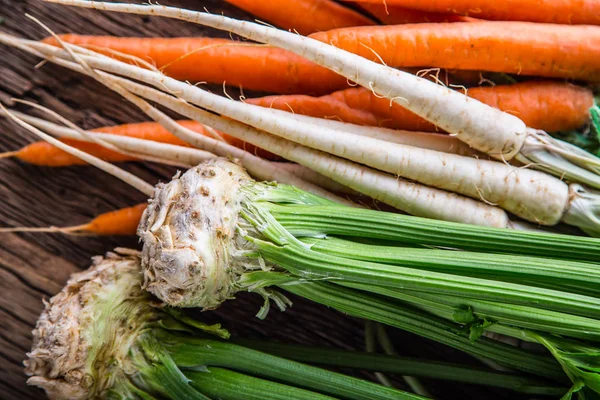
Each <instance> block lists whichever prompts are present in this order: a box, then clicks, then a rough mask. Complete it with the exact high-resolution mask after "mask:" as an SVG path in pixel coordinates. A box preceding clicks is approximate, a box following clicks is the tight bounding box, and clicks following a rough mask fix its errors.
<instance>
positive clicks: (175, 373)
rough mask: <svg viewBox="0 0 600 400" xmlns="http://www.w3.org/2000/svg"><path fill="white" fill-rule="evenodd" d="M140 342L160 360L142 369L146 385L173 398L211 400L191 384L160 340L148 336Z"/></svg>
mask: <svg viewBox="0 0 600 400" xmlns="http://www.w3.org/2000/svg"><path fill="white" fill-rule="evenodd" d="M140 342H141V345H142V346H143V348H144V351H145V352H146V353H148V354H149V355H151V357H152V358H154V359H156V360H157V361H159V362H158V363H154V364H150V365H148V366H145V367H144V368H142V369H141V375H142V378H141V379H142V380H143V382H144V383H145V384H146V385H148V386H150V387H151V388H152V389H153V390H154V391H156V392H158V393H161V394H163V395H164V396H166V397H167V398H169V399H172V400H210V399H209V398H208V397H206V396H205V395H203V394H202V393H200V392H198V391H197V390H196V389H194V387H192V386H191V385H190V380H189V379H188V378H187V377H186V376H185V375H184V374H183V373H182V372H181V370H180V369H179V368H178V366H177V364H176V362H174V360H173V359H172V358H171V357H170V356H169V354H168V353H167V351H166V350H165V349H164V347H163V345H162V344H161V343H160V342H159V341H157V340H155V339H154V338H152V339H150V338H148V337H146V338H144V339H141V340H140Z"/></svg>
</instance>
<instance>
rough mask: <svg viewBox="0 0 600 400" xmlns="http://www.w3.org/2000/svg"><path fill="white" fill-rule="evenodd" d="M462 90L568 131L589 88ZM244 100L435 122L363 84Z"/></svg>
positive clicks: (590, 99)
mask: <svg viewBox="0 0 600 400" xmlns="http://www.w3.org/2000/svg"><path fill="white" fill-rule="evenodd" d="M467 95H468V96H470V97H473V98H475V99H477V100H479V101H481V102H483V103H486V104H488V105H490V106H493V107H496V108H499V109H500V110H503V111H506V112H509V113H511V114H514V115H517V116H518V117H519V118H521V119H522V120H523V121H524V122H525V123H526V124H527V125H528V126H530V127H532V128H537V129H543V130H545V131H548V132H556V131H569V130H575V129H578V128H581V127H582V126H584V125H585V124H587V123H588V122H589V119H590V112H589V110H590V108H591V107H592V106H593V105H594V96H593V94H592V91H591V90H589V89H587V88H583V87H581V86H575V85H571V84H568V83H562V82H550V81H548V82H546V81H532V82H523V83H516V84H514V85H497V86H493V87H476V88H471V89H469V90H468V91H467ZM246 101H247V102H249V103H252V104H257V105H260V106H263V107H273V108H277V109H281V110H288V111H289V110H293V112H295V113H297V114H302V115H310V116H313V117H319V118H332V119H337V120H341V121H344V122H351V123H354V124H358V125H369V126H383V127H386V128H393V129H403V130H413V131H426V132H435V131H436V127H435V126H434V125H433V124H431V123H429V122H427V121H425V120H424V119H422V118H420V117H418V116H417V115H415V114H413V113H411V112H410V111H408V110H406V109H405V108H403V107H401V106H400V105H398V104H396V103H391V104H390V101H389V100H387V99H384V98H380V97H377V96H375V95H374V94H373V93H372V92H371V91H369V90H367V89H364V88H352V89H346V90H342V91H338V92H334V93H332V94H330V95H326V96H322V97H310V96H303V95H296V96H268V97H261V98H255V99H247V100H246Z"/></svg>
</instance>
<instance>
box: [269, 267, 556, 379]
mask: <svg viewBox="0 0 600 400" xmlns="http://www.w3.org/2000/svg"><path fill="white" fill-rule="evenodd" d="M269 274H271V273H269ZM280 287H281V288H282V289H284V290H286V291H288V292H290V293H294V294H296V295H298V296H301V297H304V298H307V299H309V300H312V301H314V302H316V303H319V304H323V305H326V306H329V307H332V308H335V309H336V310H338V311H341V312H344V313H346V314H349V315H352V316H354V317H358V318H365V319H370V320H373V321H377V322H380V323H383V324H386V325H388V326H392V327H395V328H399V329H402V330H405V331H408V332H411V333H414V334H417V335H419V336H422V337H424V338H427V339H431V340H434V341H436V342H439V343H442V344H445V345H448V346H450V347H453V348H455V349H458V350H461V351H464V352H466V353H469V354H472V355H474V356H478V357H485V358H490V359H492V360H495V361H497V362H499V363H501V364H503V365H505V366H508V367H511V368H514V369H516V370H520V371H525V372H528V373H531V374H533V375H538V376H544V377H548V378H552V379H558V380H559V381H562V380H564V374H563V372H562V371H561V369H560V367H559V365H558V364H557V363H556V361H555V360H554V359H552V358H551V357H548V356H545V355H538V354H533V353H531V352H528V351H525V350H523V349H518V348H515V347H513V346H509V345H506V344H503V343H498V342H496V341H493V340H489V339H487V338H485V337H482V338H480V339H479V340H477V341H476V342H471V341H470V340H469V338H468V334H467V333H466V332H465V331H464V329H462V327H461V326H460V325H458V324H454V323H451V322H448V321H446V320H444V319H441V318H438V317H435V316H433V315H431V314H429V313H426V312H424V311H421V310H418V309H415V308H412V307H409V306H406V305H402V304H399V303H395V302H392V301H390V300H387V299H385V298H383V297H379V296H374V295H370V294H368V293H364V292H361V291H358V290H353V289H348V288H343V287H341V286H338V285H333V284H331V283H321V282H319V283H317V282H303V283H301V284H300V283H298V282H297V281H296V282H291V283H288V284H282V285H281V286H280Z"/></svg>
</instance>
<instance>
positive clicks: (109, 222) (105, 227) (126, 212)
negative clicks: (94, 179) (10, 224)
mask: <svg viewBox="0 0 600 400" xmlns="http://www.w3.org/2000/svg"><path fill="white" fill-rule="evenodd" d="M147 206H148V203H142V204H137V205H135V206H133V207H127V208H121V209H119V210H115V211H109V212H106V213H103V214H100V215H98V216H97V217H95V218H94V219H92V220H91V221H90V222H88V223H85V224H82V225H75V226H67V227H57V226H51V227H48V228H37V227H16V228H0V232H2V233H7V232H45V233H65V234H69V235H82V234H83V235H98V236H134V235H135V234H136V231H137V226H138V224H139V223H140V220H141V219H142V214H143V213H144V210H146V207H147Z"/></svg>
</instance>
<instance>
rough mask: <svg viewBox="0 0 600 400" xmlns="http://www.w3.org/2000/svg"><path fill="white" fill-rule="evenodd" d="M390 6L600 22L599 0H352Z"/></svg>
mask: <svg viewBox="0 0 600 400" xmlns="http://www.w3.org/2000/svg"><path fill="white" fill-rule="evenodd" d="M351 1H356V2H361V3H372V4H378V5H382V4H384V2H385V4H387V6H388V7H396V6H399V7H407V8H412V9H415V10H422V11H428V12H440V13H454V14H460V15H469V16H472V17H476V18H481V19H489V20H496V21H532V22H548V23H555V24H581V25H600V2H598V1H596V0H551V1H540V0H502V1H498V0H436V1H423V0H351Z"/></svg>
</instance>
